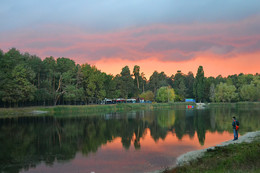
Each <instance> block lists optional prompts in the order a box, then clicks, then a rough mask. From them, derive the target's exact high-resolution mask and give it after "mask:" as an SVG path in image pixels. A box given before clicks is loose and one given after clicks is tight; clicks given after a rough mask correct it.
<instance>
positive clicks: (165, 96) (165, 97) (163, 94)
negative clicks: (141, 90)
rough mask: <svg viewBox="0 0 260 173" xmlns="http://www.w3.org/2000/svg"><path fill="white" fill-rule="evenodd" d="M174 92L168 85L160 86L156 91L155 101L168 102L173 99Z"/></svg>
mask: <svg viewBox="0 0 260 173" xmlns="http://www.w3.org/2000/svg"><path fill="white" fill-rule="evenodd" d="M174 99H175V92H174V90H173V89H172V88H170V87H161V88H160V89H159V90H158V91H157V93H156V101H157V102H163V103H165V102H170V101H174Z"/></svg>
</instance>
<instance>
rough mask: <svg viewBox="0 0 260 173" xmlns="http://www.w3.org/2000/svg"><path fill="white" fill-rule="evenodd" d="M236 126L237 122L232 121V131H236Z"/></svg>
mask: <svg viewBox="0 0 260 173" xmlns="http://www.w3.org/2000/svg"><path fill="white" fill-rule="evenodd" d="M236 125H238V126H239V122H238V121H237V120H233V122H232V126H233V129H236Z"/></svg>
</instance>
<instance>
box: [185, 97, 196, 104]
mask: <svg viewBox="0 0 260 173" xmlns="http://www.w3.org/2000/svg"><path fill="white" fill-rule="evenodd" d="M185 102H193V103H196V101H195V99H191V98H188V99H185Z"/></svg>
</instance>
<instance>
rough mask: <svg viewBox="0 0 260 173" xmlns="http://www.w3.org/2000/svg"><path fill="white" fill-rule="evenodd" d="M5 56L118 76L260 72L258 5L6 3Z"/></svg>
mask: <svg viewBox="0 0 260 173" xmlns="http://www.w3.org/2000/svg"><path fill="white" fill-rule="evenodd" d="M0 22H1V27H0V49H2V50H3V51H4V52H6V51H8V50H9V49H10V48H12V47H15V48H17V49H18V50H20V51H21V52H23V53H24V52H29V53H30V54H36V55H37V56H39V57H41V58H42V59H44V58H45V57H48V56H54V57H55V58H58V57H67V58H71V59H73V60H74V61H75V62H76V63H79V64H83V63H89V64H92V65H96V66H97V68H98V69H100V70H101V71H104V72H106V73H111V74H114V75H115V74H118V73H120V72H121V69H122V68H123V67H124V66H125V65H128V66H129V67H130V68H131V71H132V68H133V66H134V65H139V66H140V67H141V71H143V72H144V73H145V74H146V77H147V78H149V76H150V75H151V74H152V73H153V71H154V70H157V71H158V72H161V71H164V72H165V73H166V74H167V75H169V76H170V75H172V74H175V73H176V71H177V70H181V71H182V72H183V73H185V74H187V73H188V72H189V71H192V72H193V73H195V74H196V71H197V68H198V66H199V65H202V66H203V67H204V71H205V75H206V76H217V75H219V74H221V75H223V76H227V75H230V74H239V73H252V74H255V73H260V1H259V0H247V1H245V0H228V1H227V0H196V1H187V0H182V1H180V0H149V1H148V0H124V1H123V0H75V1H62V0H19V1H17V0H1V3H0Z"/></svg>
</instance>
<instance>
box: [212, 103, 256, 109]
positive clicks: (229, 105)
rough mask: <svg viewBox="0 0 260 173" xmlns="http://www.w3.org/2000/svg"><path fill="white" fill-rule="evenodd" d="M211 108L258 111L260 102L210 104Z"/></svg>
mask: <svg viewBox="0 0 260 173" xmlns="http://www.w3.org/2000/svg"><path fill="white" fill-rule="evenodd" d="M209 106H210V107H211V108H237V109H259V108H260V102H237V103H222V102H221V103H210V104H209Z"/></svg>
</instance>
